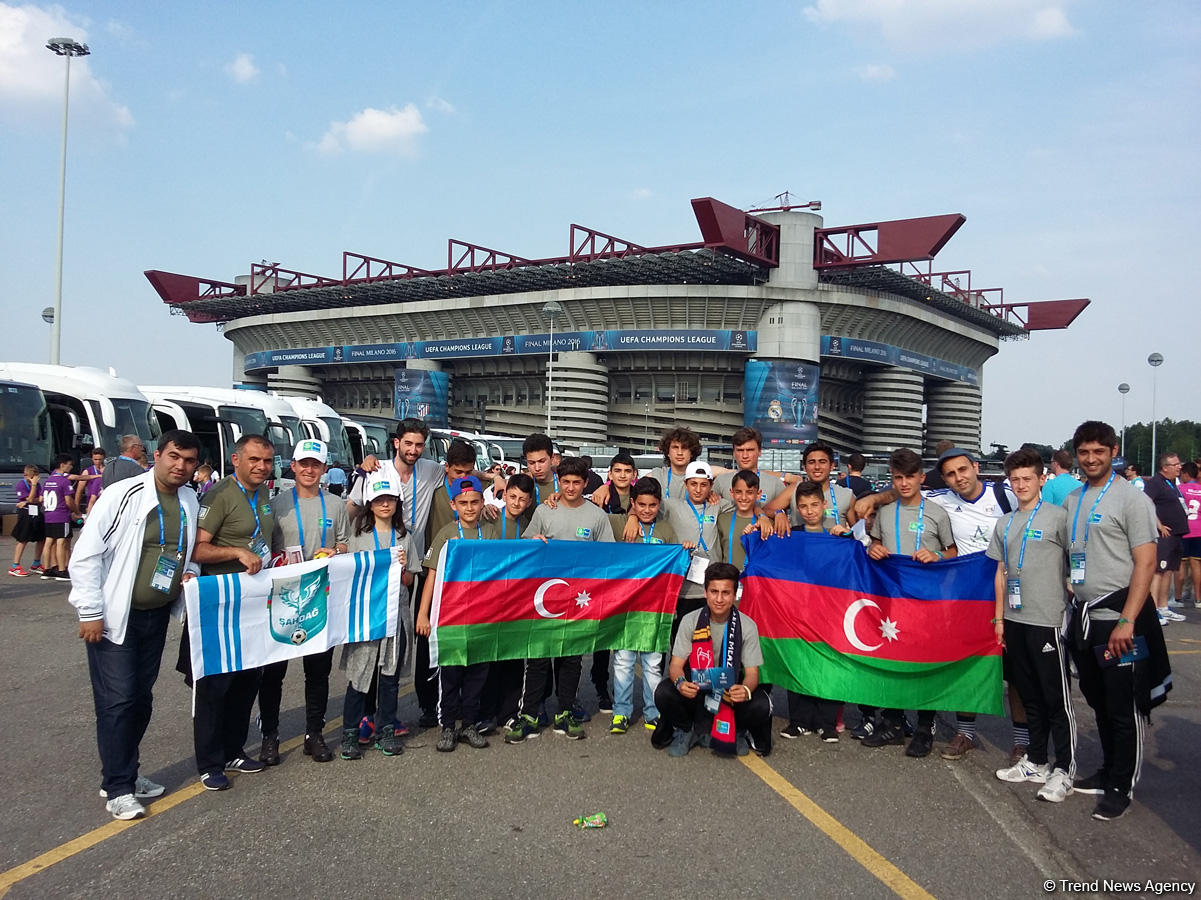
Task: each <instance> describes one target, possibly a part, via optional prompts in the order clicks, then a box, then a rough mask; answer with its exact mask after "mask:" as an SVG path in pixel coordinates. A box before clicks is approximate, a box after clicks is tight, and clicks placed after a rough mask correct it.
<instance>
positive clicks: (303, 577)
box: [267, 566, 329, 645]
mask: <svg viewBox="0 0 1201 900" xmlns="http://www.w3.org/2000/svg"><path fill="white" fill-rule="evenodd" d="M328 601H329V569H328V568H326V567H325V566H322V567H321V568H319V569H314V570H313V571H311V572H305V573H303V574H300V575H289V576H287V577H283V578H276V579H273V581H272V584H271V594H270V595H269V596H268V597H267V620H268V621H269V622H270V623H271V637H273V638H274V639H275V640H277V641H279V642H280V643H281V644H296V645H300V644H303V643H305V642H306V641H308V640H309V639H310V638H311V637H313V636H314V635H316V634H320V633H321V631H322V629H324V628H325V623H326V620H327V618H328V609H327V605H328Z"/></svg>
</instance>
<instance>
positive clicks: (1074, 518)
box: [1072, 472, 1114, 547]
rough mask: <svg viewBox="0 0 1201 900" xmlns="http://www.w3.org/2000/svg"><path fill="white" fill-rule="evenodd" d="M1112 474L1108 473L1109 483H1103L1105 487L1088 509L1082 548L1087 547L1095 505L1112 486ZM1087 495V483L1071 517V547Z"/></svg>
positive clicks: (1073, 544) (1074, 542)
mask: <svg viewBox="0 0 1201 900" xmlns="http://www.w3.org/2000/svg"><path fill="white" fill-rule="evenodd" d="M1113 477H1114V473H1113V472H1110V473H1109V481H1107V482H1105V487H1103V488H1101V493H1099V494H1097V499H1096V500H1094V501H1093V505H1092V506H1091V507H1089V510H1088V519H1087V520H1085V523H1084V546H1085V547H1087V546H1088V529H1089V526H1090V525H1092V523H1093V513H1094V512H1096V511H1097V504H1098V503H1100V502H1101V498H1102V497H1104V496H1105V492H1106V491H1108V490H1109V486H1110V485H1111V484H1113ZM1087 493H1088V482H1087V481H1086V482H1084V487H1082V488H1081V489H1080V502H1079V503H1077V504H1076V514H1075V515H1073V516H1072V546H1075V544H1076V523H1077V522H1078V521H1079V520H1080V507H1082V506H1084V495H1085V494H1087Z"/></svg>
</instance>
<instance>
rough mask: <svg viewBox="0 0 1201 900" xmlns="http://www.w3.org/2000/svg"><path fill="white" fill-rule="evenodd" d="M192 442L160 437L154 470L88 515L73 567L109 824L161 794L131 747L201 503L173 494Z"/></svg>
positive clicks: (178, 435) (107, 495)
mask: <svg viewBox="0 0 1201 900" xmlns="http://www.w3.org/2000/svg"><path fill="white" fill-rule="evenodd" d="M199 456H200V441H199V440H197V438H196V436H195V435H194V434H192V433H191V432H188V431H168V432H167V433H166V434H164V435H163V436H162V438H161V439H160V441H159V449H158V450H156V451H155V453H154V465H153V467H152V468H151V469H150V471H148V472H146V473H145V474H144V475H138V476H136V477H134V478H129V479H126V480H124V481H121V482H118V483H117V484H114V485H112V486H111V487H109V488H108V489H107V490H105V491H104V493H102V494H101V495H100V497H99V499H98V500H97V501H96V503H95V505H94V506H93V507H92V512H91V514H89V516H88V519H87V523H86V524H85V525H84V528H83V532H82V533H81V534H80V536H79V541H78V543H77V545H76V552H75V556H74V557H73V559H72V565H71V596H70V602H71V605H72V606H74V607H75V609H76V610H77V612H78V613H79V636H80V638H82V639H83V640H84V641H85V642H86V644H87V654H88V671H89V672H90V673H91V676H92V694H93V697H94V699H95V704H96V743H97V745H98V746H99V749H100V768H101V773H102V777H103V782H102V786H101V789H100V796H101V797H104V798H105V799H106V800H107V803H106V804H105V808H106V809H107V810H108V811H109V812H110V813H112V815H113V818H115V819H136V818H139V817H141V816H144V815H145V814H146V810H145V808H144V807H143V806H142V804H141V802H140V801H141V800H144V799H146V798H150V797H158V796H160V795H161V794H162V793H163V791H164V790H165V788H164V787H163V786H162V785H161V784H155V783H154V782H153V781H151V780H150V779H149V778H146V777H145V776H142V775H139V774H138V747H139V745H140V744H141V742H142V736H143V735H144V734H145V733H146V727H147V725H149V724H150V713H151V707H152V700H153V693H152V692H153V688H154V682H155V681H156V680H157V679H158V670H159V663H160V662H161V660H162V656H163V644H164V643H165V642H166V639H167V622H168V619H169V618H170V616H171V615H172V613H176V614H177V615H178V614H179V613H181V612H182V609H183V595H182V590H181V585H182V583H183V582H184V581H185V580H188V579H190V578H192V577H193V576H195V575H197V574H199V571H200V570H199V567H197V565H196V564H195V563H193V562H192V548H193V546H194V545H195V543H196V523H197V520H198V508H199V504H198V503H197V500H196V494H195V493H194V492H193V491H192V490H190V489H186V490H182V491H181V490H180V488H181V487H183V486H184V485H186V484H188V483H189V482H191V480H192V474H193V473H194V472H195V471H196V466H197V465H198V464H199Z"/></svg>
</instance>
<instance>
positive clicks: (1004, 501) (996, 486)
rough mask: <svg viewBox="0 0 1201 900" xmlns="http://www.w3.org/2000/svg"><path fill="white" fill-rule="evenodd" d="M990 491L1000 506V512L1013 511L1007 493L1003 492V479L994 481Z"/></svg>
mask: <svg viewBox="0 0 1201 900" xmlns="http://www.w3.org/2000/svg"><path fill="white" fill-rule="evenodd" d="M992 493H993V496H994V497H996V498H997V505H998V506H1000V507H1001V512H1003V513H1008V512H1013V505H1012V504H1011V503H1010V502H1009V495H1008V494H1006V493H1005V483H1004V482H1003V481H994V482H993V483H992Z"/></svg>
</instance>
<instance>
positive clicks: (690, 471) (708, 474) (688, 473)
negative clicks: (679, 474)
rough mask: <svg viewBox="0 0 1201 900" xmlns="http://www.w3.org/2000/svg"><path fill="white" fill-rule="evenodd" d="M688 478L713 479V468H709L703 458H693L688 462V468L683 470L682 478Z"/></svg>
mask: <svg viewBox="0 0 1201 900" xmlns="http://www.w3.org/2000/svg"><path fill="white" fill-rule="evenodd" d="M689 478H706V479H708V480H709V481H712V480H713V470H712V469H710V468H709V464H708V463H707V462H704V461H703V460H700V459H698V460H694V461H693V462H690V463H689V464H688V468H687V469H685V470H684V480H685V481H687V480H688V479H689Z"/></svg>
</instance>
